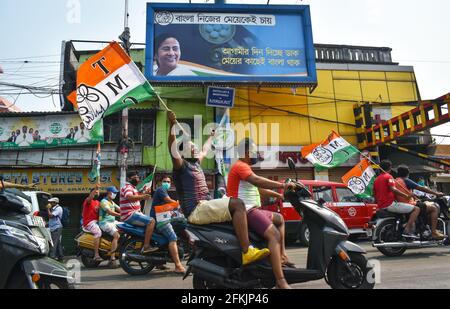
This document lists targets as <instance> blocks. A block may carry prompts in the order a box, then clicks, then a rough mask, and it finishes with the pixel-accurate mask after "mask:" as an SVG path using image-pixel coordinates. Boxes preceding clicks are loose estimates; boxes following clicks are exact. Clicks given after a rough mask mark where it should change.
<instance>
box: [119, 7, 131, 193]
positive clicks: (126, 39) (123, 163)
mask: <svg viewBox="0 0 450 309" xmlns="http://www.w3.org/2000/svg"><path fill="white" fill-rule="evenodd" d="M129 17H130V15H129V13H128V0H125V16H124V32H123V33H122V35H121V36H120V39H121V40H122V42H123V45H124V48H125V51H126V52H127V54H128V55H129V54H130V28H129V27H128V19H129ZM122 141H123V142H125V144H127V142H128V108H125V109H123V110H122ZM120 154H121V158H120V188H123V187H124V186H125V182H126V175H127V160H128V149H126V148H122V149H121V150H120Z"/></svg>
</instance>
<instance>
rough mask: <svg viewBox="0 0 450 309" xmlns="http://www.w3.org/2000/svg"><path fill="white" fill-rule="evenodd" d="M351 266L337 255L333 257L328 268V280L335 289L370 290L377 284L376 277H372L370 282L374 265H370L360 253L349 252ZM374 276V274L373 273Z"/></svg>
mask: <svg viewBox="0 0 450 309" xmlns="http://www.w3.org/2000/svg"><path fill="white" fill-rule="evenodd" d="M349 256H350V260H351V262H350V267H351V269H352V270H353V272H354V274H356V276H354V275H353V274H352V272H351V271H350V270H349V269H348V268H347V265H345V263H344V262H343V261H342V260H341V259H340V258H339V257H337V256H335V257H333V259H332V260H331V262H330V265H329V266H328V269H327V282H328V284H329V285H330V286H331V288H333V289H340V290H343V289H346V290H369V289H373V288H374V286H375V278H374V277H371V278H370V282H369V280H368V279H369V278H368V277H369V276H370V275H369V272H371V271H372V267H371V266H370V265H368V263H367V259H366V258H365V257H364V256H363V255H362V254H360V253H352V252H349ZM373 276H374V274H373Z"/></svg>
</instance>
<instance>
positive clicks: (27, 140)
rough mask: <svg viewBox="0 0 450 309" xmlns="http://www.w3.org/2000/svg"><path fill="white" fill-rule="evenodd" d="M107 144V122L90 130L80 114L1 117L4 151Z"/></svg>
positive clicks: (1, 137) (100, 123)
mask: <svg viewBox="0 0 450 309" xmlns="http://www.w3.org/2000/svg"><path fill="white" fill-rule="evenodd" d="M98 142H101V143H103V121H100V122H99V123H98V125H97V124H96V126H95V127H94V128H93V129H92V130H90V131H88V130H87V129H86V128H85V126H84V124H83V122H82V121H81V119H80V116H79V115H78V114H57V115H46V116H22V117H1V116H0V149H25V148H49V147H61V146H64V147H66V146H71V145H76V146H79V145H89V144H97V143H98Z"/></svg>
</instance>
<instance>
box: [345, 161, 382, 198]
mask: <svg viewBox="0 0 450 309" xmlns="http://www.w3.org/2000/svg"><path fill="white" fill-rule="evenodd" d="M375 178H376V174H375V171H374V170H373V168H372V166H371V165H370V162H369V160H367V159H363V160H362V161H361V162H360V163H359V164H358V165H356V166H355V167H354V168H352V169H351V170H350V171H349V172H348V173H347V174H345V175H344V176H343V177H342V182H343V183H344V184H345V185H346V186H347V187H348V188H349V189H350V190H352V191H353V193H355V195H356V196H359V197H362V198H366V197H371V196H372V194H373V183H374V182H375Z"/></svg>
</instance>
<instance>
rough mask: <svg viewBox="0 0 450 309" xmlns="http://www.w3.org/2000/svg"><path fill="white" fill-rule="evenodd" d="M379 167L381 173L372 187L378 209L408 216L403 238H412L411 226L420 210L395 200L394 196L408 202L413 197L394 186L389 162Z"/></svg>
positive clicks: (412, 230)
mask: <svg viewBox="0 0 450 309" xmlns="http://www.w3.org/2000/svg"><path fill="white" fill-rule="evenodd" d="M380 167H381V169H382V173H381V174H380V175H379V176H378V177H377V178H376V179H375V182H374V185H373V191H374V196H375V200H376V202H377V204H378V208H379V209H386V210H387V211H389V212H392V213H397V214H410V215H409V220H408V223H407V224H406V227H405V231H404V234H403V236H404V237H413V235H414V229H413V226H414V223H415V222H416V219H417V217H418V216H419V214H420V208H419V207H416V206H414V205H411V204H409V203H404V202H399V201H396V200H395V197H396V196H397V197H399V196H400V197H403V198H404V199H405V200H409V199H410V198H412V197H413V195H412V194H411V193H410V192H403V191H400V190H399V189H398V188H397V186H396V185H395V179H394V177H392V175H391V174H390V172H391V170H392V163H391V161H388V160H385V161H382V162H381V163H380Z"/></svg>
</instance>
